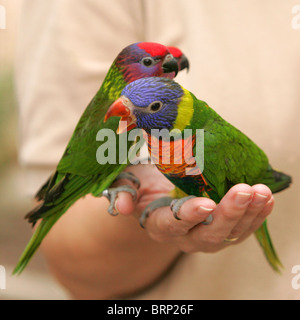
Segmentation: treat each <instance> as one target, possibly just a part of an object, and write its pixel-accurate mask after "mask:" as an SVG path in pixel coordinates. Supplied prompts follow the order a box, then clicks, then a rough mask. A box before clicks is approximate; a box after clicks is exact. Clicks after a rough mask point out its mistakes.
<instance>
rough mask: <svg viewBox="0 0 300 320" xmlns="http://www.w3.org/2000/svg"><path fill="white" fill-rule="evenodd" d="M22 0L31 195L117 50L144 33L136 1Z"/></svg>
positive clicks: (22, 93)
mask: <svg viewBox="0 0 300 320" xmlns="http://www.w3.org/2000/svg"><path fill="white" fill-rule="evenodd" d="M113 2H114V3H113V5H112V3H111V2H110V1H107V0H85V1H80V0H75V1H74V0H51V1H40V0H25V1H24V4H23V8H22V10H23V13H22V21H21V34H20V37H19V43H18V51H17V62H16V86H17V96H18V103H19V115H20V150H19V159H20V163H21V165H22V167H23V168H24V170H23V171H24V174H25V186H26V192H27V193H29V194H30V195H33V194H34V193H35V192H36V191H37V189H38V188H39V187H40V186H41V184H42V183H43V182H45V179H46V178H47V177H48V175H49V174H50V173H51V171H52V170H53V169H54V168H55V166H56V164H57V163H58V161H59V159H60V157H61V155H62V154H63V151H64V149H65V147H66V144H67V142H68V140H69V138H70V136H71V134H72V132H73V130H74V128H75V126H76V123H77V121H78V120H79V118H80V115H81V113H82V112H83V110H84V109H85V107H86V106H87V104H88V103H89V101H90V100H91V99H92V97H93V96H94V94H95V93H96V91H97V90H98V88H99V87H100V85H101V83H102V81H103V79H104V76H105V75H106V72H107V70H108V68H109V67H110V65H111V63H112V62H113V60H114V58H115V57H116V55H117V54H118V53H119V52H120V51H121V50H122V49H123V47H125V46H127V45H128V44H130V43H133V42H137V41H140V39H142V37H143V27H142V24H143V21H142V14H141V12H142V10H141V8H142V7H141V6H142V3H141V1H139V0H130V1H128V0H114V1H113Z"/></svg>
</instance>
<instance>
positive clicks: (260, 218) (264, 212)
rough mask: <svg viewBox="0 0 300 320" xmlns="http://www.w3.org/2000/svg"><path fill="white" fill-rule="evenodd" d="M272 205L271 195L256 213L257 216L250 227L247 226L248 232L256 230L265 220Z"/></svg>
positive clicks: (272, 198)
mask: <svg viewBox="0 0 300 320" xmlns="http://www.w3.org/2000/svg"><path fill="white" fill-rule="evenodd" d="M273 207H274V197H273V196H271V198H270V199H269V201H268V202H267V203H266V205H265V206H264V208H263V209H262V210H261V212H260V213H259V214H258V215H257V217H256V218H255V219H254V221H253V222H252V225H251V227H250V228H249V233H253V232H254V231H256V230H257V229H258V228H259V227H260V226H261V225H262V224H263V222H264V221H265V220H266V218H267V216H268V215H269V214H271V212H272V210H273Z"/></svg>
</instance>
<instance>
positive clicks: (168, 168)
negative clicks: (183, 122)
mask: <svg viewBox="0 0 300 320" xmlns="http://www.w3.org/2000/svg"><path fill="white" fill-rule="evenodd" d="M164 137H165V136H164ZM144 138H145V141H146V142H147V144H148V150H149V153H150V156H151V163H154V164H155V165H156V166H157V168H158V169H159V170H160V171H161V172H162V173H163V174H166V175H170V176H176V177H184V176H186V175H201V171H200V169H199V168H198V166H197V163H196V160H195V157H194V156H193V147H194V145H195V142H196V141H195V136H192V135H190V136H188V137H185V138H184V139H183V138H181V139H176V140H175V139H174V138H172V137H171V139H170V135H169V137H168V138H169V139H159V138H157V137H156V136H154V135H153V134H152V135H148V134H147V133H145V132H144Z"/></svg>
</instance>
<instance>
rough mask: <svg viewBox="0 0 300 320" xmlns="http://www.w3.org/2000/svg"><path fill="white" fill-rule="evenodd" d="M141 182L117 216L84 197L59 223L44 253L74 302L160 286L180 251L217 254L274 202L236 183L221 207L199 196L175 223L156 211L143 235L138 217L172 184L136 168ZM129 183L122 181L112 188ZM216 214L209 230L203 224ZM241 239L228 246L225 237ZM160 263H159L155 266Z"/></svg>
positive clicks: (266, 192)
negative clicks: (158, 281)
mask: <svg viewBox="0 0 300 320" xmlns="http://www.w3.org/2000/svg"><path fill="white" fill-rule="evenodd" d="M127 171H131V172H133V173H134V174H135V175H136V176H137V177H138V178H139V179H140V181H141V187H140V189H139V190H137V192H138V198H137V200H136V201H135V202H133V201H132V197H131V195H129V194H128V193H126V192H123V193H120V194H119V197H118V200H117V203H116V207H117V210H118V211H119V213H120V215H119V216H117V217H112V216H110V215H109V214H107V212H106V210H107V207H108V201H107V200H106V199H105V198H103V197H102V198H94V197H92V196H87V197H85V198H83V199H80V200H79V201H77V203H75V204H74V205H73V206H72V207H71V208H70V209H69V210H68V212H67V213H66V214H65V215H64V216H63V217H62V218H61V219H60V220H59V221H58V222H57V224H56V225H55V226H54V227H53V229H52V230H51V231H50V233H49V234H48V235H47V237H46V238H45V240H44V242H43V243H42V246H41V249H42V251H43V253H44V255H45V257H46V259H47V262H48V264H49V267H50V270H51V272H52V273H53V274H54V275H55V277H56V278H57V279H58V281H59V282H60V283H61V284H62V285H63V286H64V287H65V288H66V289H67V290H68V291H69V292H70V294H71V297H72V298H73V299H113V298H115V297H124V296H129V295H132V294H135V293H137V292H139V291H140V290H142V289H144V288H147V286H149V285H151V284H153V283H155V282H156V281H157V280H158V279H159V278H160V277H161V275H162V274H163V273H164V272H165V271H166V270H167V269H168V268H169V267H170V266H171V265H172V264H173V263H174V261H176V259H177V258H178V257H179V256H180V255H181V253H182V252H187V253H190V252H207V253H213V252H217V251H219V250H222V249H225V248H227V247H229V246H231V245H234V244H238V243H240V242H242V241H244V240H245V239H246V238H247V237H248V236H249V235H251V234H252V233H253V232H254V231H255V230H256V229H257V228H258V227H259V226H260V225H261V224H262V223H263V221H264V220H265V219H266V217H267V216H268V215H269V214H270V213H271V211H272V208H273V205H274V198H273V196H272V193H271V191H270V189H269V188H268V187H266V186H265V185H261V184H260V185H255V186H252V187H251V186H249V185H246V184H238V185H235V186H234V187H233V188H232V189H230V190H229V192H228V193H227V194H226V195H225V197H224V198H223V199H222V201H221V202H220V204H218V205H216V204H215V203H214V201H212V200H211V199H207V198H194V199H191V200H189V201H187V202H186V203H184V205H183V206H182V208H181V210H180V212H179V216H180V218H181V219H182V220H181V221H178V220H176V219H175V218H174V217H173V215H172V212H171V210H170V209H169V208H168V207H165V208H159V209H157V210H155V211H154V212H153V213H152V214H151V215H150V217H149V218H148V220H147V223H146V230H144V229H142V228H140V226H139V224H138V218H139V216H140V214H141V212H142V210H143V209H144V208H145V207H146V206H147V205H148V204H149V203H150V202H152V201H153V200H155V199H158V198H160V197H163V196H167V194H168V192H169V191H171V190H172V189H173V185H172V184H171V183H170V182H169V181H168V180H167V179H166V178H165V177H164V176H163V175H161V174H160V173H159V172H158V170H157V169H156V168H155V167H154V166H150V165H147V167H145V165H138V166H131V167H129V168H128V169H127ZM123 184H130V185H131V186H132V187H135V186H134V185H133V184H132V183H131V182H130V181H127V180H118V181H117V183H115V184H114V185H115V186H120V185H123ZM209 214H213V216H214V221H213V223H212V224H211V225H208V226H205V225H202V224H200V223H201V222H202V221H204V220H205V219H206V218H207V216H208V215H209ZM236 237H238V238H239V239H238V240H237V241H236V242H229V243H228V242H226V243H225V242H224V239H226V238H236ZM153 261H155V263H153Z"/></svg>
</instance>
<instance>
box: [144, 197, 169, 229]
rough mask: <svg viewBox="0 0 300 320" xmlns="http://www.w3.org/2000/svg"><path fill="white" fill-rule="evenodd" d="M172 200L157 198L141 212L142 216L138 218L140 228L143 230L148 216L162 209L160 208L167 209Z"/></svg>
mask: <svg viewBox="0 0 300 320" xmlns="http://www.w3.org/2000/svg"><path fill="white" fill-rule="evenodd" d="M172 200H173V198H170V197H164V198H159V199H157V200H155V201H153V202H151V203H149V204H148V205H147V207H146V208H145V210H144V211H143V212H142V215H141V217H140V226H141V227H142V228H143V229H145V228H146V227H145V225H146V220H147V218H148V217H149V215H150V214H151V213H152V212H153V211H154V210H156V209H158V208H162V207H169V206H170V204H171V202H172Z"/></svg>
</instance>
